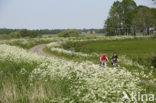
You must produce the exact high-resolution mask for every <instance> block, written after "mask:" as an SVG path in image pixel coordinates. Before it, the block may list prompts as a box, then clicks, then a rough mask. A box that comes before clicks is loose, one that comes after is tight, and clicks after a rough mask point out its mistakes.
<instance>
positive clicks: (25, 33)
mask: <svg viewBox="0 0 156 103" xmlns="http://www.w3.org/2000/svg"><path fill="white" fill-rule="evenodd" d="M20 36H21V37H32V38H34V37H37V36H38V31H34V30H32V31H30V30H26V29H24V30H21V31H20Z"/></svg>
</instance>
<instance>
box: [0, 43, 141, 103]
mask: <svg viewBox="0 0 156 103" xmlns="http://www.w3.org/2000/svg"><path fill="white" fill-rule="evenodd" d="M0 59H1V60H3V61H7V60H9V61H12V62H16V63H20V62H26V63H30V64H32V63H34V62H36V63H38V66H37V67H36V68H34V70H33V71H32V72H31V73H30V76H29V79H30V80H31V81H33V80H36V78H37V79H42V80H45V81H48V80H54V79H55V78H57V77H59V78H62V79H63V78H66V79H69V80H71V81H72V82H77V84H76V85H72V84H71V86H70V90H71V91H72V94H71V95H72V96H76V97H77V98H79V101H80V102H88V103H99V102H110V101H111V102H113V101H114V102H122V96H123V95H122V92H123V91H126V92H127V93H131V92H132V91H135V92H136V91H141V90H142V89H141V88H140V87H138V86H137V84H138V83H139V81H140V80H139V79H138V78H137V77H134V76H133V75H132V74H131V73H130V72H128V71H126V70H124V69H115V68H114V69H113V68H102V67H100V66H99V65H96V64H93V63H91V62H83V63H77V62H72V61H66V60H62V59H58V58H47V57H42V56H38V55H35V54H30V53H29V52H27V51H25V50H23V49H20V48H17V47H13V46H8V45H0ZM25 72H26V70H24V69H22V70H21V73H25ZM75 78H76V79H75ZM72 82H71V83H72ZM67 100H68V101H70V102H74V100H72V99H71V98H70V97H68V98H64V100H62V101H67Z"/></svg>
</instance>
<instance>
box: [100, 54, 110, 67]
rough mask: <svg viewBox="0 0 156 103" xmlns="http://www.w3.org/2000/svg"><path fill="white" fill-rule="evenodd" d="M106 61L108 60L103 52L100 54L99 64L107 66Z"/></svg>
mask: <svg viewBox="0 0 156 103" xmlns="http://www.w3.org/2000/svg"><path fill="white" fill-rule="evenodd" d="M107 61H108V62H109V59H108V57H107V56H106V55H105V54H102V55H101V56H100V64H101V66H107Z"/></svg>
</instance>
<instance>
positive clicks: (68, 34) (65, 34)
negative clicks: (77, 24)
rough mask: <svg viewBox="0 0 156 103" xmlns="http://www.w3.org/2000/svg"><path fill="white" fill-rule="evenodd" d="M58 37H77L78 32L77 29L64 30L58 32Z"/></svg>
mask: <svg viewBox="0 0 156 103" xmlns="http://www.w3.org/2000/svg"><path fill="white" fill-rule="evenodd" d="M59 36H60V37H78V36H79V33H78V31H77V30H65V31H62V32H61V33H59Z"/></svg>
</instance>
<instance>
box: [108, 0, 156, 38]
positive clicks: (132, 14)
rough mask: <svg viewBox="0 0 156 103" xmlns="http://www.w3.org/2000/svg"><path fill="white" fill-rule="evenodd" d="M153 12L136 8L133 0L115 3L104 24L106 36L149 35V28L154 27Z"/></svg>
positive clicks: (145, 8) (153, 9)
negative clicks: (137, 33)
mask: <svg viewBox="0 0 156 103" xmlns="http://www.w3.org/2000/svg"><path fill="white" fill-rule="evenodd" d="M155 12H156V9H155V8H148V7H146V6H138V7H137V5H136V3H135V2H134V0H122V1H121V2H120V1H115V2H114V4H113V5H112V7H111V10H110V12H109V17H108V19H107V20H106V22H105V30H106V32H107V35H136V32H143V33H144V34H148V35H149V34H150V28H155V27H156V14H155ZM152 33H153V31H152V32H151V34H152Z"/></svg>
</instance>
